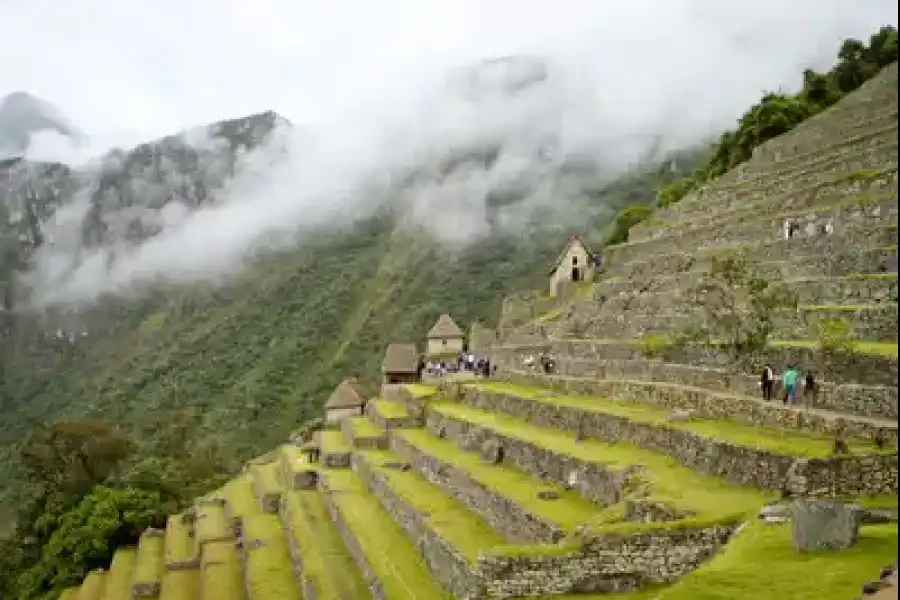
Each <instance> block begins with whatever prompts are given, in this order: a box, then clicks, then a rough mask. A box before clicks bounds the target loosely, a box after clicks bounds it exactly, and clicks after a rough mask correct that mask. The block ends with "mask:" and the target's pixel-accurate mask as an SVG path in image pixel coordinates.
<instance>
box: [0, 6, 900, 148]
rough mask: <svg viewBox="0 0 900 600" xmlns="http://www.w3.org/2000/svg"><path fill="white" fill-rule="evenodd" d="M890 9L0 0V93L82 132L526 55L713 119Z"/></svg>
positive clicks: (329, 106)
mask: <svg viewBox="0 0 900 600" xmlns="http://www.w3.org/2000/svg"><path fill="white" fill-rule="evenodd" d="M896 22H897V5H896V3H895V2H892V1H890V0H858V1H853V2H851V1H848V0H791V1H790V2H786V1H784V0H775V1H773V0H754V1H753V2H736V1H731V0H718V1H716V0H693V1H692V0H665V1H662V0H628V1H627V2H623V1H602V2H601V1H597V0H378V1H373V0H332V1H330V2H311V1H308V0H254V1H252V2H248V1H246V0H177V1H176V0H157V1H156V2H137V1H134V0H117V1H115V0H0V55H2V56H3V68H2V69H0V95H5V94H6V93H9V92H11V91H15V90H24V91H29V92H32V93H34V94H36V95H38V96H40V97H42V98H44V99H46V100H48V101H50V102H52V103H54V104H56V105H57V106H59V107H60V108H61V109H62V111H63V112H64V113H65V114H66V115H67V116H68V117H69V118H70V119H71V120H72V121H73V122H74V123H75V124H76V125H77V126H78V127H80V128H81V129H82V130H84V131H86V132H87V133H89V134H92V135H95V136H99V137H118V136H122V135H128V134H131V135H134V136H137V137H148V136H157V135H162V134H165V133H169V132H173V131H177V130H179V129H181V128H184V127H186V126H189V125H196V124H201V123H205V122H209V121H213V120H216V119H219V118H223V117H233V116H240V115H243V114H246V113H249V112H253V111H260V110H265V109H269V108H273V109H276V110H277V111H279V112H281V113H282V114H284V115H285V116H287V117H288V118H290V119H291V120H293V121H296V122H312V123H317V122H321V121H322V120H324V119H334V118H342V115H344V114H346V113H348V112H351V111H356V112H359V110H361V109H364V107H365V106H367V105H371V104H384V103H385V102H387V103H390V102H393V101H395V100H397V99H400V98H401V97H402V96H405V95H409V94H410V93H412V92H413V91H415V88H416V87H417V86H421V85H422V84H423V83H424V82H426V81H428V80H429V79H431V78H433V77H435V76H437V75H438V74H440V73H441V72H442V71H443V69H444V68H445V67H448V66H453V65H460V64H466V63H468V62H472V61H475V60H478V59H480V58H484V57H490V56H496V55H505V54H514V53H521V52H528V53H540V54H548V55H554V56H558V57H561V58H563V59H567V60H570V61H574V62H575V63H582V65H583V68H584V69H585V70H586V71H588V70H590V72H591V75H592V77H595V78H597V79H599V80H601V81H602V82H604V83H606V84H608V87H606V88H605V89H604V94H606V95H608V96H610V97H614V98H615V99H616V100H617V101H618V102H617V105H618V108H620V109H621V110H623V111H625V110H630V111H632V112H635V111H636V112H638V113H645V112H649V111H652V110H660V107H661V106H663V105H666V104H667V103H668V104H671V103H677V102H687V101H688V100H686V99H685V96H686V95H687V94H691V95H693V94H697V93H698V92H700V94H701V97H699V98H694V99H691V100H690V102H696V103H699V104H700V105H702V106H703V107H704V109H705V110H706V112H708V113H709V116H710V118H721V117H723V115H724V116H725V117H733V116H736V115H734V114H732V113H735V112H736V111H740V109H741V108H743V107H745V106H746V104H747V102H748V100H750V99H752V98H753V97H754V96H756V95H758V90H759V89H761V88H763V87H769V88H771V87H777V86H778V85H779V84H791V83H794V82H796V80H797V72H798V68H799V67H801V66H803V65H806V64H808V63H810V62H815V61H818V62H819V63H822V61H823V60H825V62H826V64H827V61H828V60H830V59H831V58H832V57H833V55H834V51H835V48H836V46H837V44H838V43H839V40H840V39H841V38H843V37H846V36H853V35H856V36H865V35H866V34H867V33H868V32H870V30H872V29H873V28H874V27H876V26H878V25H880V24H883V23H893V24H896ZM617 88H618V89H617ZM638 90H639V91H640V94H639V93H638ZM645 92H646V93H645ZM637 96H639V97H640V98H641V102H640V103H639V104H638V105H636V104H635V97H637ZM610 101H612V100H610Z"/></svg>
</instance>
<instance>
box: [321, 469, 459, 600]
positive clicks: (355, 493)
mask: <svg viewBox="0 0 900 600" xmlns="http://www.w3.org/2000/svg"><path fill="white" fill-rule="evenodd" d="M323 472H324V476H325V480H326V482H327V483H326V485H327V487H328V489H329V490H332V491H331V492H330V494H331V497H332V500H333V501H334V503H335V504H336V506H337V508H338V510H339V512H340V514H341V518H342V519H343V520H344V522H345V523H346V525H347V527H348V528H349V529H350V530H351V531H352V533H353V536H354V538H355V539H356V541H357V543H358V544H359V546H360V548H361V550H362V552H363V554H365V557H366V560H367V561H368V563H369V565H370V566H371V568H372V570H373V571H374V573H375V576H376V577H377V579H378V581H379V583H380V584H381V586H382V589H383V591H384V594H385V596H386V597H388V598H391V600H395V599H396V600H423V599H424V598H428V600H431V599H432V598H433V599H434V600H452V598H451V596H450V595H449V594H448V593H446V592H445V591H444V590H443V588H442V587H441V586H440V585H439V584H438V583H437V582H436V581H435V580H434V578H433V577H432V576H431V573H430V572H429V571H428V568H427V567H426V566H425V564H424V562H423V560H422V556H421V555H420V554H419V552H418V550H417V549H416V547H415V546H414V545H413V544H412V542H410V541H409V539H408V538H407V537H406V534H405V533H404V532H403V530H402V529H400V527H399V526H398V525H397V524H396V523H395V522H394V521H393V519H391V517H390V515H389V514H388V513H387V512H385V510H384V509H383V508H382V507H381V505H380V504H379V503H378V500H377V499H376V498H375V497H374V496H373V495H372V494H371V492H369V491H368V490H367V489H366V487H365V485H363V483H362V481H360V479H359V477H358V476H357V475H356V474H355V473H354V472H353V471H351V470H349V469H327V470H325V471H323Z"/></svg>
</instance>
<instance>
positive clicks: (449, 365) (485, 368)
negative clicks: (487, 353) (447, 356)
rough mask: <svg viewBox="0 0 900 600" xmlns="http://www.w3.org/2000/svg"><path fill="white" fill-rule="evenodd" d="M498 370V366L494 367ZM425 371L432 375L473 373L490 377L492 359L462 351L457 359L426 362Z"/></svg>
mask: <svg viewBox="0 0 900 600" xmlns="http://www.w3.org/2000/svg"><path fill="white" fill-rule="evenodd" d="M493 369H494V370H496V367H493ZM425 371H426V372H427V373H428V374H429V375H432V376H436V377H438V376H441V375H447V374H449V373H465V372H468V373H473V374H475V375H480V376H482V377H490V376H491V373H492V367H491V360H490V359H489V358H476V357H475V355H474V354H471V353H468V352H462V353H460V355H459V356H458V357H457V358H456V361H455V362H454V361H438V362H427V363H425Z"/></svg>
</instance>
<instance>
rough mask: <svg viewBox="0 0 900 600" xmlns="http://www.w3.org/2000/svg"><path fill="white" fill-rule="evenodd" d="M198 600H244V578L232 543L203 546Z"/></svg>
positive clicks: (213, 543)
mask: <svg viewBox="0 0 900 600" xmlns="http://www.w3.org/2000/svg"><path fill="white" fill-rule="evenodd" d="M200 590H201V592H202V595H201V596H200V600H245V592H244V577H243V575H242V574H241V563H240V559H239V557H238V551H237V547H236V546H235V544H234V542H233V541H219V542H210V543H208V544H205V545H204V546H203V554H202V558H201V563H200Z"/></svg>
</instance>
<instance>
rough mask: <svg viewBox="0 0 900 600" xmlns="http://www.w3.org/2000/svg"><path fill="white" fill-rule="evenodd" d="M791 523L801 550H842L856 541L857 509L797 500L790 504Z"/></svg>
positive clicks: (816, 501) (842, 505) (858, 513)
mask: <svg viewBox="0 0 900 600" xmlns="http://www.w3.org/2000/svg"><path fill="white" fill-rule="evenodd" d="M791 521H792V524H793V529H792V532H793V539H794V546H795V547H796V548H797V549H798V550H800V551H807V552H821V551H826V550H843V549H845V548H850V547H852V546H854V545H855V544H856V542H857V540H858V539H859V526H860V508H859V506H856V505H853V504H844V503H843V502H837V501H833V500H817V499H811V498H800V499H797V500H794V501H793V502H792V503H791Z"/></svg>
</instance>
